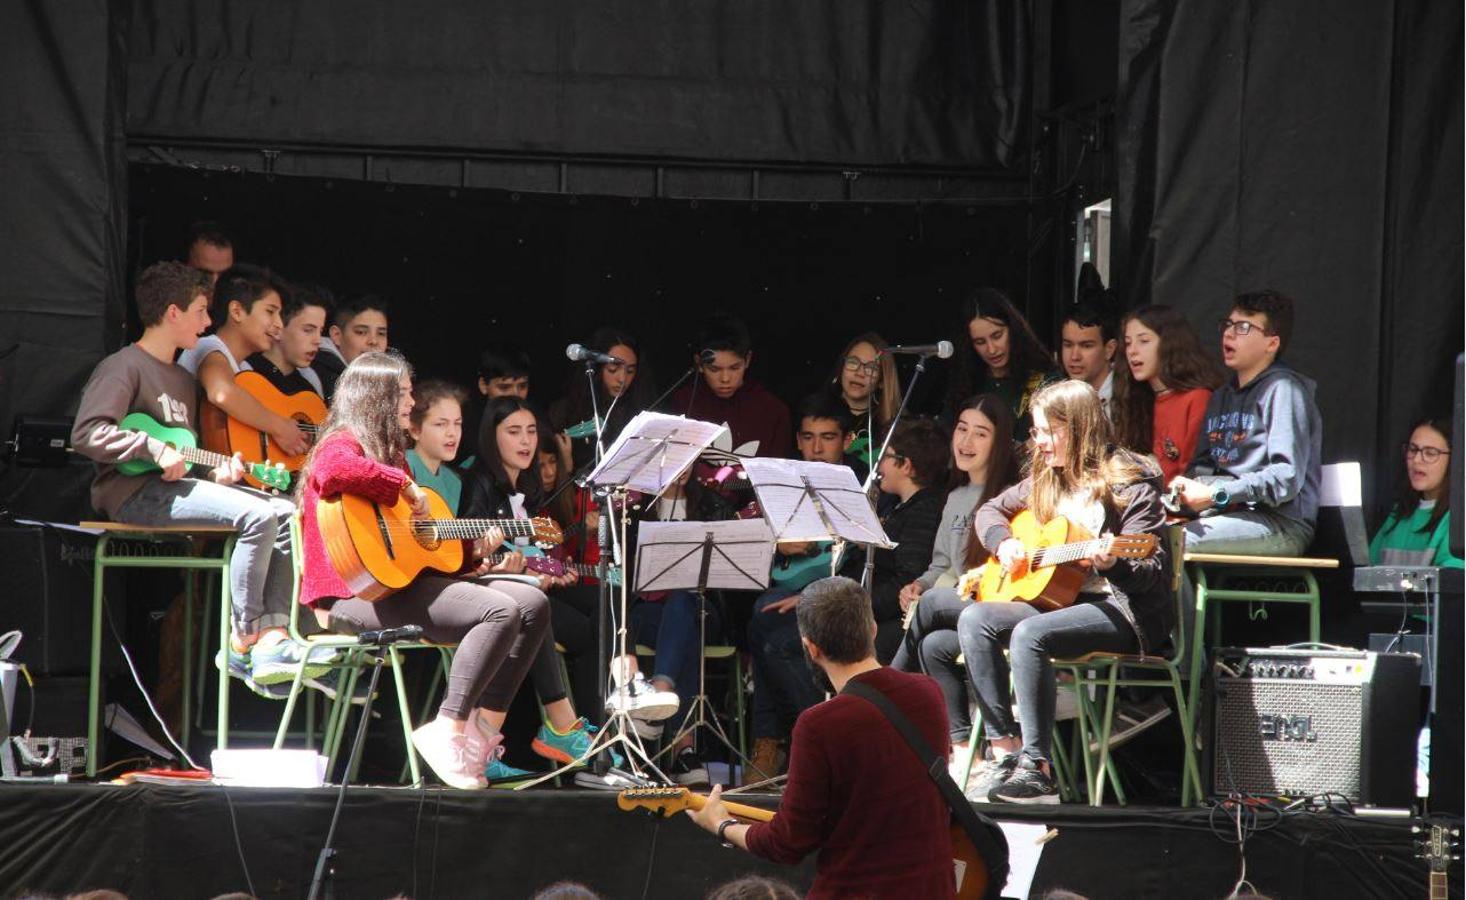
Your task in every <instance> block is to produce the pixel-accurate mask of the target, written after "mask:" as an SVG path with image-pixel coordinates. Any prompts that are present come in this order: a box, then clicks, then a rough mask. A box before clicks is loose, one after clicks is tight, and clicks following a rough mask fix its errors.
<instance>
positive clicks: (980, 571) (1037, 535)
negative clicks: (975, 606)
mask: <svg viewBox="0 0 1466 900" xmlns="http://www.w3.org/2000/svg"><path fill="white" fill-rule="evenodd" d="M1011 527H1012V530H1013V537H1015V538H1017V539H1018V540H1020V541H1022V542H1023V546H1024V548H1025V549H1026V550H1027V553H1026V554H1025V555H1024V558H1023V561H1022V562H1021V563H1020V564H1019V566H1018V569H1017V570H1016V571H1014V572H1009V571H1008V570H1007V569H1006V568H1004V567H1003V566H1002V564H1001V563H999V562H998V561H997V559H990V560H988V561H987V562H986V563H984V564H983V565H981V566H979V567H978V568H976V569H972V570H970V571H968V572H966V573H964V574H963V576H962V577H961V579H959V580H958V582H957V596H959V597H965V598H967V599H969V600H981V601H982V602H984V603H993V602H1012V601H1015V600H1021V601H1023V602H1025V603H1029V604H1031V605H1033V606H1035V607H1037V608H1039V609H1042V610H1045V611H1047V610H1053V609H1063V608H1065V607H1067V606H1070V605H1072V604H1073V603H1074V598H1075V597H1077V596H1079V589H1080V588H1081V587H1083V586H1084V582H1085V581H1086V580H1088V578H1089V575H1090V570H1089V569H1088V567H1086V566H1080V565H1078V563H1079V561H1080V560H1085V559H1088V558H1089V557H1091V556H1094V555H1095V554H1097V553H1103V554H1106V555H1109V556H1116V557H1119V558H1121V559H1144V558H1145V557H1147V556H1150V555H1151V554H1152V553H1154V552H1155V548H1156V543H1157V538H1156V536H1155V535H1153V534H1115V535H1106V536H1102V537H1094V536H1093V535H1091V534H1090V533H1089V532H1087V531H1085V530H1084V529H1083V528H1081V527H1080V526H1078V525H1075V524H1074V523H1072V522H1070V521H1069V520H1068V519H1066V518H1064V517H1063V516H1055V517H1054V518H1053V519H1051V520H1049V521H1048V522H1047V523H1045V524H1043V525H1040V524H1039V523H1038V519H1036V518H1034V515H1033V513H1032V512H1030V511H1029V510H1026V509H1025V510H1023V511H1022V512H1020V513H1019V514H1018V515H1016V516H1014V517H1013V521H1012V524H1011Z"/></svg>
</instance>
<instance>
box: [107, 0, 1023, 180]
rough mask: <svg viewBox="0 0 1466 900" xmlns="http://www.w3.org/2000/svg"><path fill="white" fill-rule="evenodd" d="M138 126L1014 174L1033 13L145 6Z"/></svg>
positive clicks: (701, 2) (694, 3) (732, 2)
mask: <svg viewBox="0 0 1466 900" xmlns="http://www.w3.org/2000/svg"><path fill="white" fill-rule="evenodd" d="M135 8H136V14H135V16H134V19H133V23H134V27H133V29H132V35H131V44H132V58H131V62H130V65H129V72H128V74H129V82H130V83H129V91H128V131H129V134H130V135H133V136H142V137H145V138H147V139H149V140H157V141H160V142H165V141H166V140H167V139H168V138H170V137H171V138H180V139H181V138H207V139H220V140H233V141H244V142H251V143H253V142H269V141H274V142H287V143H306V144H325V145H334V146H370V147H392V148H404V147H412V148H437V149H442V148H473V149H476V150H502V151H513V152H534V153H556V154H585V155H625V156H639V157H659V158H687V159H699V160H740V161H765V162H772V161H779V162H801V163H805V162H823V163H838V164H842V165H844V164H852V165H853V164H865V165H880V164H892V165H897V164H899V165H912V164H915V165H949V166H960V167H963V168H974V167H1003V166H1006V165H1008V164H1009V163H1010V162H1012V160H1013V157H1014V150H1015V145H1016V144H1017V143H1018V140H1019V135H1020V133H1021V130H1022V128H1023V127H1024V124H1023V123H1024V115H1025V112H1026V101H1027V87H1028V34H1027V21H1026V16H1025V9H1026V5H1025V4H1024V3H1023V2H1020V0H993V2H986V3H961V2H956V0H913V2H902V3H889V2H885V0H826V2H806V0H759V2H752V0H691V2H665V0H664V2H645V0H611V2H599V3H586V2H576V0H513V2H495V3H481V2H475V0H428V2H421V3H397V4H390V3H370V4H366V5H365V6H363V4H361V3H359V2H352V0H328V2H314V3H297V2H294V0H272V2H252V3H229V2H225V0H202V2H195V0H140V2H138V3H136V4H135Z"/></svg>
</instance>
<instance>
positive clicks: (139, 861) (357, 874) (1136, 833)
mask: <svg viewBox="0 0 1466 900" xmlns="http://www.w3.org/2000/svg"><path fill="white" fill-rule="evenodd" d="M335 799H336V791H335V790H334V789H319V790H284V789H269V788H239V787H236V788H230V789H228V790H227V792H226V790H225V789H223V788H220V787H217V786H213V785H199V786H184V787H173V786H155V785H132V786H115V785H89V784H62V785H51V784H36V785H31V784H26V785H18V784H4V785H0V890H3V896H4V897H13V896H16V895H18V894H19V893H20V892H22V891H25V890H31V891H41V892H48V893H53V894H65V893H68V892H72V891H77V890H82V889H90V888H102V887H106V888H113V889H116V890H120V891H123V892H124V893H126V894H128V895H129V896H130V897H133V898H175V897H176V898H195V897H197V898H205V897H213V896H215V895H218V894H221V893H225V892H228V891H243V890H247V889H249V884H250V882H252V883H253V887H254V892H255V894H256V896H259V897H261V898H287V897H288V898H297V897H303V896H305V893H306V888H307V886H308V885H309V883H310V879H311V874H312V871H313V869H314V866H315V860H316V856H317V854H318V852H319V850H320V847H321V843H322V841H323V839H324V837H325V834H326V829H327V826H328V824H329V822H330V816H331V809H332V805H333V803H334V802H335ZM754 802H755V803H756V804H757V805H770V803H759V802H758V801H754ZM984 809H985V810H986V811H988V812H989V813H995V812H998V813H1000V814H1001V821H1003V822H1021V823H1030V824H1043V825H1046V826H1048V827H1049V828H1052V829H1054V830H1055V831H1056V832H1057V834H1055V835H1054V836H1053V838H1052V839H1051V840H1049V841H1048V842H1047V843H1046V844H1045V845H1044V846H1043V850H1042V855H1041V857H1040V860H1039V863H1038V868H1037V873H1036V876H1035V878H1034V880H1033V886H1032V891H1031V894H1030V896H1033V897H1041V896H1042V895H1043V892H1044V891H1046V890H1048V889H1050V888H1054V887H1067V888H1069V889H1071V890H1075V891H1079V892H1081V893H1084V894H1086V895H1087V896H1089V897H1092V898H1136V897H1185V898H1193V897H1195V898H1207V897H1214V898H1220V897H1223V896H1226V894H1227V893H1228V892H1229V891H1230V890H1231V888H1232V885H1233V884H1234V882H1235V881H1236V880H1237V876H1238V856H1237V852H1236V849H1235V847H1234V846H1232V845H1230V844H1228V843H1226V842H1225V841H1224V840H1223V838H1230V839H1233V840H1235V826H1234V824H1233V822H1232V821H1231V820H1230V819H1228V818H1226V817H1225V816H1222V815H1220V814H1218V815H1216V816H1215V817H1213V816H1211V815H1210V814H1209V813H1208V812H1207V811H1206V810H1194V811H1178V810H1170V809H1159V808H1154V807H1147V808H1124V809H1121V808H1113V807H1112V808H1104V809H1098V810H1096V809H1091V808H1088V807H1077V806H1060V807H1052V806H1051V807H1045V808H1012V807H1003V808H1002V809H1001V810H997V809H993V808H991V807H984ZM231 819H232V820H233V821H234V822H237V827H238V845H237V846H236V839H235V829H234V828H233V827H232V824H231ZM1268 824H1271V826H1272V827H1268V828H1267V830H1260V831H1259V832H1258V833H1256V834H1253V835H1252V836H1251V837H1250V838H1249V839H1248V841H1247V845H1246V847H1247V877H1248V880H1249V881H1250V882H1251V883H1252V884H1253V885H1255V886H1256V888H1257V889H1258V890H1259V891H1260V892H1262V893H1263V894H1266V895H1268V896H1270V897H1273V898H1276V900H1302V898H1314V897H1317V898H1329V900H1341V898H1356V897H1401V898H1416V897H1424V896H1426V893H1427V890H1426V888H1427V881H1428V879H1427V868H1426V864H1425V863H1424V862H1422V861H1421V860H1419V859H1416V858H1415V850H1414V847H1413V844H1412V839H1413V835H1412V834H1411V832H1410V825H1411V823H1410V821H1409V820H1407V819H1384V820H1381V819H1365V818H1351V817H1348V816H1344V815H1339V814H1332V813H1300V814H1293V815H1289V816H1286V817H1283V818H1281V819H1279V820H1277V821H1276V823H1272V822H1271V821H1270V822H1269V823H1268ZM336 846H337V850H338V854H339V855H338V857H337V862H336V878H335V884H334V891H335V896H337V897H347V898H379V897H392V896H396V895H399V894H400V895H404V896H407V897H414V898H419V900H422V898H431V897H450V898H456V897H505V898H528V897H531V896H532V895H533V894H534V892H535V890H536V889H538V888H540V887H543V886H545V885H548V884H550V883H552V882H555V881H559V880H564V879H572V880H577V881H581V882H584V883H586V884H589V885H591V886H593V887H594V888H596V889H597V890H598V891H600V892H601V893H602V895H604V896H607V897H616V898H623V897H679V898H686V897H700V896H702V895H703V894H704V893H705V892H706V891H707V889H708V888H710V887H712V886H714V885H716V884H720V883H722V882H724V881H727V880H729V879H731V878H734V877H736V876H738V875H742V874H747V873H750V872H760V873H765V874H771V875H777V876H779V877H783V878H786V879H788V880H790V881H792V882H794V883H795V884H796V885H798V886H800V887H808V885H809V882H810V879H811V878H812V877H813V873H814V862H813V860H812V859H811V860H808V861H807V862H806V863H805V864H804V865H803V866H801V867H799V868H792V869H791V868H783V867H777V866H772V865H769V864H766V863H762V862H760V861H759V860H756V859H754V858H753V857H751V856H748V855H747V854H745V853H742V852H741V851H733V850H727V849H724V848H722V847H721V846H719V845H718V843H717V841H716V840H714V839H713V838H711V837H710V836H709V835H707V834H706V833H704V832H702V831H700V830H698V829H697V828H696V827H694V826H693V825H692V824H691V823H690V822H688V821H686V820H685V819H683V818H681V817H679V818H677V819H672V820H658V819H653V818H649V817H646V816H644V815H633V814H629V813H623V812H621V811H619V810H618V809H617V808H616V803H615V796H614V795H613V794H608V793H600V792H592V791H581V790H544V791H534V792H527V793H521V794H515V793H511V792H507V791H487V792H482V793H465V792H456V791H451V790H444V789H428V790H413V789H406V788H373V787H360V788H358V787H353V788H351V790H350V791H349V792H348V795H347V801H346V807H345V810H344V812H343V815H342V819H341V825H340V828H339V831H338V839H337V841H336ZM241 856H243V859H244V861H245V863H247V865H248V875H249V877H248V879H247V878H246V875H245V868H244V866H243V865H242V864H241ZM1458 868H1459V864H1454V865H1453V868H1452V872H1451V876H1452V878H1451V884H1450V890H1451V894H1450V895H1451V896H1452V897H1458V896H1460V895H1461V888H1460V885H1461V880H1460V878H1459V877H1458V875H1457V872H1458ZM912 900H915V898H912Z"/></svg>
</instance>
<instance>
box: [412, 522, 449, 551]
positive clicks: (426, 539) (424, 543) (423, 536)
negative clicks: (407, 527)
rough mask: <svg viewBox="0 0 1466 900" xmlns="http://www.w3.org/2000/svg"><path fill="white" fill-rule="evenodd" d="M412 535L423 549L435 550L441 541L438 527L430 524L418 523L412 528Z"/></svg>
mask: <svg viewBox="0 0 1466 900" xmlns="http://www.w3.org/2000/svg"><path fill="white" fill-rule="evenodd" d="M412 537H413V539H414V540H416V541H417V542H418V544H419V545H420V546H421V547H422V548H423V549H424V550H436V549H438V546H439V545H440V544H442V543H443V539H442V538H440V537H438V529H436V528H434V527H432V526H431V525H419V526H416V527H414V528H413V529H412Z"/></svg>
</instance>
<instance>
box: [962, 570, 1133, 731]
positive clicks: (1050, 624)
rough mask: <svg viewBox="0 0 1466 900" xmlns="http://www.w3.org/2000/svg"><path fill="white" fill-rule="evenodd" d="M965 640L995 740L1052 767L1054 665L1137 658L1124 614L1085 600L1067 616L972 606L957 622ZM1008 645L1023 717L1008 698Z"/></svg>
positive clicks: (1020, 607)
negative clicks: (1017, 743) (1092, 657)
mask: <svg viewBox="0 0 1466 900" xmlns="http://www.w3.org/2000/svg"><path fill="white" fill-rule="evenodd" d="M957 639H958V640H959V641H960V642H961V644H962V655H963V657H964V658H965V662H966V663H967V674H968V677H969V678H970V679H971V680H972V688H973V691H974V693H975V694H976V695H977V706H978V708H979V709H980V710H981V711H982V723H983V728H984V730H985V731H986V732H987V736H988V738H989V739H994V738H1006V737H1017V736H1019V735H1020V734H1021V735H1022V737H1023V754H1024V755H1025V756H1027V757H1029V758H1030V759H1034V760H1048V759H1049V758H1050V757H1049V752H1050V749H1051V747H1052V745H1053V734H1054V687H1055V685H1054V664H1053V660H1054V658H1055V657H1057V658H1060V659H1066V658H1072V657H1075V656H1081V655H1083V654H1085V653H1092V652H1095V651H1107V652H1111V653H1127V652H1134V651H1135V650H1137V649H1139V644H1138V641H1137V640H1136V637H1135V630H1134V629H1133V628H1131V627H1130V623H1129V622H1127V621H1125V617H1124V616H1123V615H1122V614H1121V613H1120V610H1119V609H1117V608H1116V607H1114V606H1111V605H1110V604H1108V603H1105V602H1103V601H1099V602H1086V601H1085V600H1084V599H1081V600H1080V601H1079V602H1077V603H1075V604H1074V605H1073V606H1070V607H1068V608H1067V609H1056V610H1054V611H1052V612H1040V611H1039V610H1037V609H1034V608H1033V607H1032V606H1029V605H1028V604H1027V603H969V604H968V605H967V608H966V609H964V610H963V611H962V615H961V616H959V617H958V619H957ZM1004 645H1007V647H1008V652H1009V657H1010V658H1011V659H1012V665H1013V669H1012V681H1013V690H1012V692H1011V694H1017V695H1018V697H1017V699H1018V717H1019V719H1020V720H1021V727H1022V730H1021V732H1020V730H1019V728H1020V723H1017V722H1014V721H1013V710H1012V705H1013V704H1012V696H1011V694H1010V692H1009V690H1008V679H1009V671H1008V659H1005V658H1004V656H1003V647H1004Z"/></svg>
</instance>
